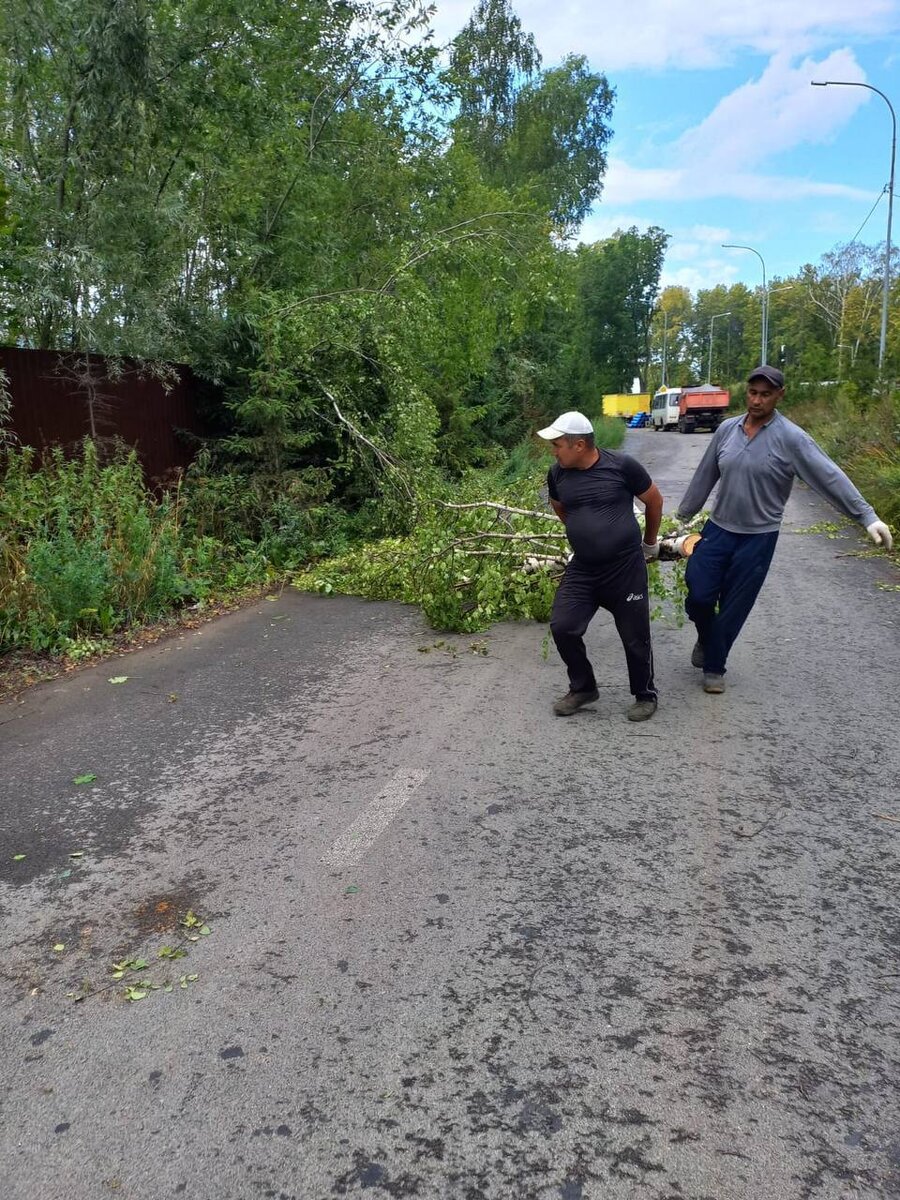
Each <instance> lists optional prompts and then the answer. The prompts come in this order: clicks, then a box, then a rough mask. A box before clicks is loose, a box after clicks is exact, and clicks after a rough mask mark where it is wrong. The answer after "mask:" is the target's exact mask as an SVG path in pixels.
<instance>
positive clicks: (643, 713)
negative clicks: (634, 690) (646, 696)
mask: <svg viewBox="0 0 900 1200" xmlns="http://www.w3.org/2000/svg"><path fill="white" fill-rule="evenodd" d="M656 709H657V702H656V701H655V700H635V702H634V704H632V705H631V707H630V708H627V709H626V710H625V716H626V717H627V718H628V720H629V721H649V720H650V718H651V717H652V716H653V714H654V713H655V712H656Z"/></svg>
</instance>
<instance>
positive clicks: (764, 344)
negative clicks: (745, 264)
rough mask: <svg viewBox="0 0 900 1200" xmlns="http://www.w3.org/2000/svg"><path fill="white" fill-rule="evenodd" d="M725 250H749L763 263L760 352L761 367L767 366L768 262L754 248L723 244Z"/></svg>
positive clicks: (732, 243) (730, 243) (731, 243)
mask: <svg viewBox="0 0 900 1200" xmlns="http://www.w3.org/2000/svg"><path fill="white" fill-rule="evenodd" d="M722 249H723V250H749V251H750V253H751V254H755V255H756V257H757V258H758V259H759V261H760V262H761V263H762V273H763V290H762V330H761V333H760V339H761V345H760V352H759V365H760V366H761V367H762V366H764V365H765V361H766V353H767V347H768V345H769V289H768V287H767V286H766V262H765V259H764V258H763V256H762V255H761V254H760V252H759V251H758V250H754V249H753V247H752V246H738V245H737V244H736V243H734V242H723V243H722Z"/></svg>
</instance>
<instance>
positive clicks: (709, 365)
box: [706, 310, 731, 383]
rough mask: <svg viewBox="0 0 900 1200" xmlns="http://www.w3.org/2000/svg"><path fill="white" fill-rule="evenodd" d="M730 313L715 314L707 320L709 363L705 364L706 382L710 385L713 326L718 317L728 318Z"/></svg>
mask: <svg viewBox="0 0 900 1200" xmlns="http://www.w3.org/2000/svg"><path fill="white" fill-rule="evenodd" d="M730 316H731V311H730V310H729V311H728V312H723V313H716V315H715V316H714V317H710V319H709V361H708V362H707V364H706V382H707V383H712V348H713V326H714V325H715V323H716V321H718V319H719V317H730Z"/></svg>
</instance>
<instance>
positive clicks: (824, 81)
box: [809, 79, 830, 87]
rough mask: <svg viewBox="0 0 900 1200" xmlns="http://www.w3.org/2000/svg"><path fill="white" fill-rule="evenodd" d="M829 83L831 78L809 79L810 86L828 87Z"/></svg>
mask: <svg viewBox="0 0 900 1200" xmlns="http://www.w3.org/2000/svg"><path fill="white" fill-rule="evenodd" d="M829 83H830V80H828V79H811V80H810V81H809V86H810V87H828V84H829Z"/></svg>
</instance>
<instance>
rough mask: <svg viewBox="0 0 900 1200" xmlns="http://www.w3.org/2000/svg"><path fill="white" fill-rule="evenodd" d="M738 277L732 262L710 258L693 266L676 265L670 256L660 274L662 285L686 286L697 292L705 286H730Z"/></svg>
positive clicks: (663, 286) (664, 286)
mask: <svg viewBox="0 0 900 1200" xmlns="http://www.w3.org/2000/svg"><path fill="white" fill-rule="evenodd" d="M737 278H738V272H737V271H736V270H735V269H734V265H733V264H732V263H727V262H725V261H724V259H715V258H709V259H706V260H705V261H704V262H702V263H697V264H695V265H694V266H691V267H676V266H675V265H674V264H673V263H672V262H671V261H670V260H669V259H668V258H667V259H666V262H665V265H664V266H663V269H662V274H661V276H660V281H659V283H660V287H662V288H667V287H685V288H688V289H689V290H690V291H691V292H694V293H695V294H696V293H697V292H699V291H701V290H702V289H704V288H710V287H716V286H717V285H718V284H720V283H721V284H723V285H724V286H725V287H730V286H731V284H733V283H735V282H736V281H737Z"/></svg>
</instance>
